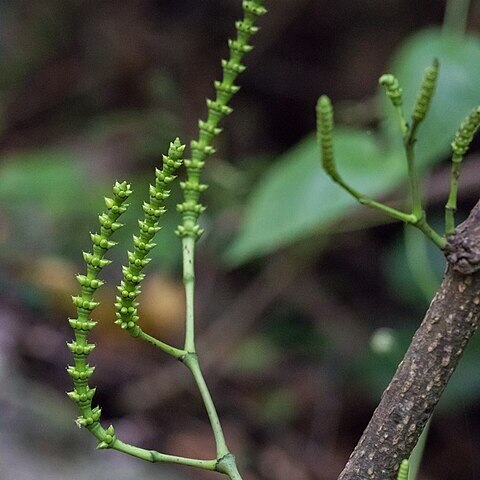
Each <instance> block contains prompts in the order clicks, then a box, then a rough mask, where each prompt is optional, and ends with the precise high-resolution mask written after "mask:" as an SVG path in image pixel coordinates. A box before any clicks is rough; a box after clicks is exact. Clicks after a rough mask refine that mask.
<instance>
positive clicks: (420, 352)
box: [338, 202, 480, 480]
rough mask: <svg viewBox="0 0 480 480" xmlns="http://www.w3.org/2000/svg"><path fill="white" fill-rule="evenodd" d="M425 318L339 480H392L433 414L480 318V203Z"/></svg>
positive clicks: (454, 241) (451, 248) (452, 242)
mask: <svg viewBox="0 0 480 480" xmlns="http://www.w3.org/2000/svg"><path fill="white" fill-rule="evenodd" d="M445 254H446V258H447V262H448V265H447V270H446V273H445V277H444V279H443V282H442V284H441V286H440V288H439V290H438V292H437V293H436V295H435V297H434V299H433V300H432V303H431V304H430V307H429V309H428V311H427V314H426V315H425V318H424V320H423V322H422V324H421V326H420V327H419V329H418V330H417V332H416V333H415V335H414V337H413V339H412V343H411V344H410V347H409V349H408V351H407V353H406V354H405V357H404V359H403V360H402V362H401V363H400V365H399V366H398V369H397V372H396V373H395V376H394V377H393V379H392V381H391V382H390V385H389V386H388V388H387V389H386V390H385V392H384V393H383V395H382V399H381V401H380V404H379V405H378V407H377V409H376V410H375V412H374V414H373V416H372V419H371V420H370V423H369V424H368V426H367V428H366V430H365V432H364V433H363V435H362V438H361V439H360V441H359V443H358V444H357V446H356V447H355V450H354V451H353V453H352V455H351V456H350V459H349V461H348V463H347V465H346V466H345V469H344V470H343V472H342V473H341V474H340V476H339V478H338V480H392V479H394V478H396V472H397V470H398V467H399V465H400V462H401V461H402V459H404V458H408V457H409V455H410V453H411V451H412V449H413V447H414V446H415V444H416V442H417V440H418V437H419V436H420V433H421V432H422V430H423V427H424V426H425V424H426V422H427V420H428V419H429V417H430V415H431V414H432V412H433V409H434V408H435V405H436V404H437V402H438V400H439V399H440V396H441V394H442V392H443V390H444V389H445V387H446V385H447V383H448V381H449V379H450V377H451V375H452V373H453V372H454V370H455V368H456V367H457V364H458V362H459V360H460V358H461V356H462V354H463V351H464V349H465V347H466V345H467V343H468V341H469V339H470V338H471V336H472V335H473V334H474V333H475V330H476V329H477V326H478V322H479V317H480V202H479V203H478V204H477V205H476V206H475V208H474V209H473V210H472V212H471V214H470V216H469V217H468V219H467V220H466V221H465V222H464V223H463V224H462V225H460V226H459V227H458V229H457V231H456V233H455V235H454V236H452V237H451V238H450V239H449V244H448V246H447V248H446V249H445Z"/></svg>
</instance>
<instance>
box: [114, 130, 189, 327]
mask: <svg viewBox="0 0 480 480" xmlns="http://www.w3.org/2000/svg"><path fill="white" fill-rule="evenodd" d="M184 150H185V145H182V143H181V142H180V139H178V138H177V139H176V140H175V141H174V142H173V143H170V148H169V150H168V155H164V156H163V168H162V170H159V169H156V171H155V185H150V189H149V195H150V196H149V201H148V202H145V203H144V204H143V211H144V213H145V215H144V218H143V220H139V221H138V225H139V227H140V231H139V233H138V235H134V236H133V244H134V245H133V251H132V252H128V266H124V267H122V272H123V280H122V281H121V283H120V285H119V286H118V287H117V289H118V291H119V293H120V295H118V296H117V297H116V302H115V308H116V317H117V320H116V321H115V323H116V324H117V325H120V326H121V327H122V328H123V329H126V330H128V331H129V332H130V333H131V334H132V335H133V336H138V334H139V333H140V327H139V326H138V325H137V321H138V312H137V308H138V302H137V301H136V298H137V297H138V295H139V294H140V283H141V282H142V280H143V279H144V278H145V275H144V274H142V273H141V272H142V270H143V268H144V267H145V265H147V264H148V263H149V262H150V260H151V259H150V258H148V257H147V255H148V252H149V251H150V250H152V248H154V247H155V245H156V244H155V243H153V242H152V240H153V238H154V236H155V234H156V233H157V232H158V231H159V230H160V227H159V226H158V223H159V218H160V217H161V216H162V215H163V214H164V213H165V211H166V210H165V207H164V202H165V200H166V199H167V198H168V197H169V195H170V191H169V190H168V186H169V185H170V183H171V182H173V180H174V179H175V178H176V175H174V173H175V172H176V170H177V169H178V168H179V167H180V165H181V164H182V156H183V152H184Z"/></svg>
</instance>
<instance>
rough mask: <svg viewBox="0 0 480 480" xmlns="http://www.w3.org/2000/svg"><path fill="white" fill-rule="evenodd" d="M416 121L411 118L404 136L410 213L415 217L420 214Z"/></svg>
mask: <svg viewBox="0 0 480 480" xmlns="http://www.w3.org/2000/svg"><path fill="white" fill-rule="evenodd" d="M417 128H418V122H417V121H415V120H413V124H412V127H411V128H410V130H409V131H408V134H407V136H406V138H405V153H406V156H407V166H408V179H409V183H410V192H411V195H412V213H413V215H415V216H416V217H417V218H420V217H421V216H422V211H423V209H422V198H421V195H420V187H419V182H418V173H417V169H416V168H415V150H414V149H415V142H416V132H417Z"/></svg>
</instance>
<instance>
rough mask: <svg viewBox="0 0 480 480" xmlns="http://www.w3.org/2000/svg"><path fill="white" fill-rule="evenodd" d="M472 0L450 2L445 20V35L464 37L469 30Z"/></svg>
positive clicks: (451, 0)
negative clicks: (469, 13) (468, 22)
mask: <svg viewBox="0 0 480 480" xmlns="http://www.w3.org/2000/svg"><path fill="white" fill-rule="evenodd" d="M469 11H470V0H448V1H447V7H446V9H445V17H444V20H443V30H444V32H445V33H448V34H452V35H456V36H458V37H460V38H461V37H463V36H464V35H465V31H466V29H467V21H468V12H469Z"/></svg>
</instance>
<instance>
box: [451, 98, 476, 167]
mask: <svg viewBox="0 0 480 480" xmlns="http://www.w3.org/2000/svg"><path fill="white" fill-rule="evenodd" d="M479 127H480V107H477V108H475V109H473V110H472V112H471V113H470V115H468V117H467V118H465V120H464V121H463V122H462V123H461V125H460V128H459V129H458V130H457V133H456V134H455V139H454V140H453V142H452V151H453V155H454V157H457V158H460V159H461V158H462V157H463V156H464V155H465V154H466V153H467V151H468V149H469V147H470V144H471V143H472V140H473V137H474V136H475V133H476V132H477V130H478V129H479Z"/></svg>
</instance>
